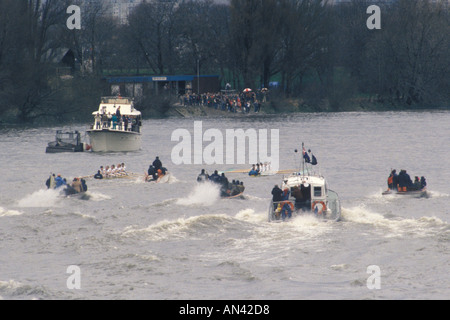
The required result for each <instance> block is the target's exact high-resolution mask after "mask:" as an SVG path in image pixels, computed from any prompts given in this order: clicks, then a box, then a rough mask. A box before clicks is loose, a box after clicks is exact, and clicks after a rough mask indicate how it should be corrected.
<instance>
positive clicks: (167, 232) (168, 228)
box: [122, 214, 232, 241]
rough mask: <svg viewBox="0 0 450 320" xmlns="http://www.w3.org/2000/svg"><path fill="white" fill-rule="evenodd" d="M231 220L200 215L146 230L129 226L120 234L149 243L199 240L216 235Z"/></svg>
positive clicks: (219, 216) (162, 223)
mask: <svg viewBox="0 0 450 320" xmlns="http://www.w3.org/2000/svg"><path fill="white" fill-rule="evenodd" d="M231 220H232V219H231V218H230V217H228V216H226V215H220V214H215V215H201V216H195V217H190V218H179V219H176V220H164V221H160V222H158V223H155V224H152V225H150V226H148V227H146V228H139V227H136V226H129V227H127V228H125V230H124V231H123V232H122V236H124V237H135V236H137V237H139V238H142V237H144V238H145V239H147V240H149V241H163V240H174V239H186V238H189V239H190V240H192V239H200V238H205V237H207V236H208V234H211V233H216V232H218V231H220V230H221V229H222V228H223V225H224V224H226V223H227V222H230V221H231Z"/></svg>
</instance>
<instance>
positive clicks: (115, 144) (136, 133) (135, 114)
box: [87, 97, 142, 152]
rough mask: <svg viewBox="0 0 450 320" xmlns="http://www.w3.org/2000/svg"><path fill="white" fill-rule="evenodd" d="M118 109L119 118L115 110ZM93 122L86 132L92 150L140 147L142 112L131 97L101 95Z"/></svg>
mask: <svg viewBox="0 0 450 320" xmlns="http://www.w3.org/2000/svg"><path fill="white" fill-rule="evenodd" d="M118 110H119V111H120V119H119V118H118V117H117V115H116V114H117V113H118V112H117V111H118ZM93 115H94V124H93V125H92V126H91V128H90V130H88V131H87V134H88V136H89V139H90V145H91V148H92V151H93V152H131V151H138V150H140V149H141V143H142V142H141V141H142V134H141V126H142V114H141V112H140V111H138V110H136V109H135V108H134V103H133V99H131V98H122V97H103V98H102V99H101V103H100V106H99V108H98V110H97V111H95V112H94V113H93Z"/></svg>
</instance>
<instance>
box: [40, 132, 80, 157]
mask: <svg viewBox="0 0 450 320" xmlns="http://www.w3.org/2000/svg"><path fill="white" fill-rule="evenodd" d="M84 149H85V148H84V144H83V143H82V142H81V135H80V132H78V131H72V132H63V131H61V130H58V131H56V136H55V141H52V142H49V143H48V145H47V148H46V149H45V152H46V153H61V152H83V151H84Z"/></svg>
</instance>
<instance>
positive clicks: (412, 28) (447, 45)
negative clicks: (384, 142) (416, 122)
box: [0, 0, 450, 127]
mask: <svg viewBox="0 0 450 320" xmlns="http://www.w3.org/2000/svg"><path fill="white" fill-rule="evenodd" d="M69 5H79V6H80V7H81V12H82V15H81V16H82V20H83V23H82V24H81V26H82V27H81V30H70V29H69V28H68V27H67V23H66V22H67V18H68V17H69V16H68V15H67V14H66V11H67V8H68V7H69ZM371 5H377V6H379V7H380V10H381V29H375V30H373V29H369V28H368V27H367V21H368V18H369V17H370V15H368V14H367V9H368V7H369V6H371ZM449 8H450V6H449V4H448V1H447V0H397V1H384V0H351V1H344V2H339V3H335V2H334V1H323V0H264V1H254V0H230V1H229V2H228V3H220V4H219V3H216V2H215V1H211V0H177V1H146V2H143V3H141V4H139V5H137V6H136V7H135V8H134V10H132V11H131V12H130V14H129V16H128V18H127V21H121V20H117V19H116V18H114V17H113V15H112V13H111V8H110V7H109V4H108V2H106V1H100V0H95V1H81V0H60V1H41V0H29V1H17V0H3V1H0V21H1V22H2V23H0V126H1V127H4V126H11V125H25V126H29V125H31V126H32V125H48V124H52V125H56V126H58V125H63V124H70V123H81V122H90V121H92V112H93V111H95V110H97V108H98V105H99V102H100V98H101V97H102V96H111V95H116V94H117V93H116V94H114V93H113V94H112V92H113V88H112V86H111V85H110V84H108V82H107V80H106V79H107V77H108V76H142V75H146V76H156V77H159V76H161V75H218V77H219V83H220V86H221V88H222V89H223V88H225V86H226V84H230V87H231V88H232V89H234V90H236V91H237V92H242V91H243V90H244V89H245V88H251V89H253V90H258V89H259V88H268V90H269V92H270V98H269V100H268V102H266V103H263V104H262V106H261V112H260V114H280V113H292V112H348V111H406V110H449V109H450V77H449V74H450V37H449V34H450V12H449ZM162 78H163V77H162ZM155 85H162V87H160V90H157V89H156V88H155ZM164 85H165V84H164V83H161V84H160V83H158V84H155V83H150V84H144V85H143V86H142V92H140V94H139V99H136V108H137V109H139V110H140V111H141V112H142V114H143V116H144V119H147V118H164V117H173V116H180V117H192V116H199V117H200V116H225V115H226V114H227V113H226V112H221V111H219V112H217V110H212V108H205V107H203V108H197V107H195V108H191V109H190V108H182V107H179V106H177V103H179V99H178V95H179V94H184V93H185V92H180V91H184V90H186V91H188V90H194V91H195V89H196V88H194V87H195V85H194V84H193V83H191V84H189V87H188V84H186V86H183V87H182V88H179V87H178V86H177V88H176V89H175V88H169V90H174V89H175V90H177V89H178V90H179V92H171V93H170V94H169V95H168V94H167V92H166V93H161V91H163V90H161V88H163V86H164ZM117 87H119V90H120V92H119V93H120V95H122V96H128V97H129V96H134V94H135V93H136V91H135V89H134V88H133V89H129V87H128V86H127V84H120V85H117V86H116V89H117ZM214 90H216V89H214ZM130 91H132V94H130ZM158 91H159V93H160V94H159V95H158ZM250 114H254V112H251V113H250ZM237 115H243V116H245V114H242V113H241V114H239V113H238V114H237Z"/></svg>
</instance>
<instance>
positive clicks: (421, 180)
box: [420, 177, 427, 189]
mask: <svg viewBox="0 0 450 320" xmlns="http://www.w3.org/2000/svg"><path fill="white" fill-rule="evenodd" d="M420 185H421V187H422V189H423V188H425V187H426V186H427V181H426V180H425V177H420Z"/></svg>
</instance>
